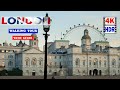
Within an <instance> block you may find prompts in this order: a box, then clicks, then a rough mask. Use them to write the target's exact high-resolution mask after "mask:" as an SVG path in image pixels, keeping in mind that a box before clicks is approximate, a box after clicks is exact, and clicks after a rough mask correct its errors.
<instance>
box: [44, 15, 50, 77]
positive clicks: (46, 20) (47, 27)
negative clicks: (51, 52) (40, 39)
mask: <svg viewBox="0 0 120 90" xmlns="http://www.w3.org/2000/svg"><path fill="white" fill-rule="evenodd" d="M43 30H44V31H45V34H43V35H45V62H44V79H47V39H48V36H49V34H47V32H48V31H49V30H50V17H49V16H48V13H46V16H45V17H44V19H43Z"/></svg>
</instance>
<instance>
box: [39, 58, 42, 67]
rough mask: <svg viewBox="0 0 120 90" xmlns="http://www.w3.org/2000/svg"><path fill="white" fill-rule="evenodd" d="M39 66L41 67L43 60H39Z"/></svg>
mask: <svg viewBox="0 0 120 90" xmlns="http://www.w3.org/2000/svg"><path fill="white" fill-rule="evenodd" d="M39 65H40V66H42V65H43V58H39Z"/></svg>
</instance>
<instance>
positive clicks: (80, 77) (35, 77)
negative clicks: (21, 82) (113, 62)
mask: <svg viewBox="0 0 120 90" xmlns="http://www.w3.org/2000/svg"><path fill="white" fill-rule="evenodd" d="M43 78H44V77H43V76H0V79H43ZM51 78H52V77H51V76H48V79H51ZM55 78H56V79H120V76H67V77H62V76H61V77H60V76H55Z"/></svg>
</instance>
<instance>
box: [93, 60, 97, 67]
mask: <svg viewBox="0 0 120 90" xmlns="http://www.w3.org/2000/svg"><path fill="white" fill-rule="evenodd" d="M93 65H94V66H95V67H98V60H97V58H95V59H94V62H93Z"/></svg>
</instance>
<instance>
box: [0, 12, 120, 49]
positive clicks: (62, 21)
mask: <svg viewBox="0 0 120 90" xmlns="http://www.w3.org/2000/svg"><path fill="white" fill-rule="evenodd" d="M46 12H47V13H48V14H49V16H50V17H51V18H52V24H51V29H50V31H49V34H50V36H49V38H48V41H49V42H51V41H54V40H55V39H57V40H59V39H60V38H61V32H62V33H65V32H66V30H69V28H70V27H73V26H74V25H78V24H83V23H85V24H90V25H94V26H95V27H98V28H99V30H103V17H105V16H115V17H117V34H106V35H105V36H106V38H107V39H108V41H109V42H110V45H111V46H120V31H119V30H120V26H119V25H120V11H0V17H2V16H4V17H6V16H7V17H10V16H26V17H27V16H34V17H36V16H45V14H46ZM21 27H22V28H24V27H25V28H32V27H35V28H38V29H39V33H38V34H37V35H38V37H39V47H40V49H41V50H42V47H43V45H44V36H43V33H44V31H43V30H42V26H38V25H36V26H35V25H34V26H23V25H22V26H21V25H16V26H14V27H13V26H10V25H1V24H0V29H1V30H0V34H1V35H0V38H1V40H0V43H1V44H2V43H3V42H4V41H5V40H6V41H7V42H8V43H12V44H13V45H15V44H16V42H18V41H16V40H14V41H13V40H12V38H11V37H12V35H13V34H9V33H8V28H21ZM84 29H86V27H82V28H76V29H74V31H72V32H71V33H70V34H69V35H67V36H66V39H67V40H70V43H75V44H77V45H79V46H80V45H81V37H82V36H83V31H84ZM87 29H88V30H89V33H90V36H91V38H92V42H94V41H99V40H102V37H101V36H100V35H99V34H98V33H96V32H95V30H93V29H91V28H87ZM29 35H30V34H29ZM23 42H24V41H23ZM25 42H26V43H27V44H28V41H25Z"/></svg>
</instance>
